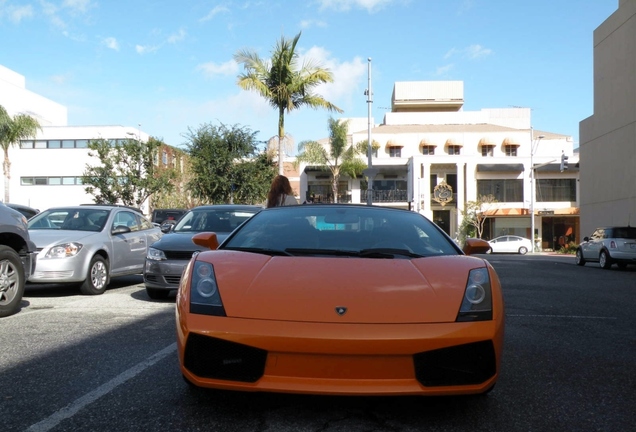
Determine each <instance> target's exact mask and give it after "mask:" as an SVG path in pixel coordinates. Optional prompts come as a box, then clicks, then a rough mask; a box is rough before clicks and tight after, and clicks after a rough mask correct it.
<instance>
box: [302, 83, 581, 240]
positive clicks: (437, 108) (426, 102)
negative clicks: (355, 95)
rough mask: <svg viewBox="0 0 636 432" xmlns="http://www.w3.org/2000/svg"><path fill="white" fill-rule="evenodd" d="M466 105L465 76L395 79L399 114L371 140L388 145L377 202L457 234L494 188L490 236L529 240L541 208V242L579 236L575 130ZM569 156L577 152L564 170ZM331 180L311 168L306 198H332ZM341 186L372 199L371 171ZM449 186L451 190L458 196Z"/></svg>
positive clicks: (378, 161)
mask: <svg viewBox="0 0 636 432" xmlns="http://www.w3.org/2000/svg"><path fill="white" fill-rule="evenodd" d="M463 104H464V97H463V82H462V81H417V82H396V83H395V86H394V90H393V96H392V110H391V112H389V113H387V114H386V115H385V117H384V121H383V122H382V124H380V125H377V126H375V127H373V128H372V130H371V135H372V136H371V139H372V141H376V142H378V143H379V144H380V145H381V147H380V149H379V150H378V151H377V152H375V154H374V156H373V158H372V164H373V167H374V168H377V169H378V171H379V174H378V175H377V176H376V177H375V179H374V181H373V203H374V204H377V205H388V206H392V207H402V208H409V209H411V210H414V211H418V212H421V213H423V214H424V215H426V216H427V217H429V218H430V219H432V220H433V221H435V222H436V223H437V224H438V225H440V226H441V227H442V228H444V230H445V231H446V232H447V233H448V234H449V235H451V236H455V235H456V233H457V230H458V229H459V227H460V225H461V217H462V216H461V215H462V210H464V208H465V205H466V203H467V202H469V201H477V200H478V197H479V196H481V195H488V194H493V195H494V196H495V198H496V200H497V202H496V203H495V204H492V205H491V206H490V207H489V208H487V209H486V208H484V210H486V211H488V213H489V214H490V215H491V217H490V218H489V219H488V220H487V224H488V226H487V227H486V231H485V237H487V238H493V237H496V236H499V235H503V234H516V235H522V236H525V237H528V238H529V237H530V231H531V226H532V221H531V219H530V213H531V209H532V207H533V206H534V218H535V219H534V226H535V233H536V234H537V235H538V237H539V238H540V239H541V241H540V243H539V245H540V247H541V248H543V249H559V248H560V246H561V245H563V244H564V243H566V242H570V241H578V240H579V209H578V206H579V204H578V196H579V187H578V181H577V180H578V168H577V166H576V165H577V162H578V154H577V153H575V152H574V143H573V140H572V137H570V136H565V135H561V134H557V133H552V132H545V131H537V130H533V129H532V127H531V117H530V114H531V113H530V109H527V108H504V109H482V110H480V111H463V109H462V107H463ZM365 121H366V120H365ZM362 125H363V121H362V119H353V121H352V122H351V124H350V131H351V137H350V138H351V142H352V143H358V142H359V141H365V142H367V139H368V128H366V129H364V130H362V129H361V127H362ZM532 148H534V152H533V151H532V150H531V149H532ZM562 155H563V156H566V157H567V158H568V161H567V162H568V163H567V166H568V169H567V170H564V171H563V172H561V169H560V165H561V157H562ZM364 157H366V156H364ZM532 165H534V166H535V167H536V188H535V189H536V194H535V201H534V202H533V201H532V199H531V196H532V194H531V189H532V183H531V176H530V172H531V166H532ZM329 178H330V176H329V175H328V172H325V171H321V170H318V169H316V167H304V174H303V175H301V179H300V189H301V196H302V197H305V196H309V195H312V194H313V195H314V196H316V197H317V200H323V199H326V200H330V199H331V198H330V196H329V195H330V186H329V184H330V180H329ZM340 183H341V184H340V186H339V189H340V193H339V201H341V202H342V201H345V202H352V203H366V202H367V195H366V194H367V183H366V180H365V179H364V178H357V179H349V178H347V177H341V182H340ZM444 193H450V194H451V195H450V197H449V198H450V200H449V201H447V198H445V197H444V196H443V195H444Z"/></svg>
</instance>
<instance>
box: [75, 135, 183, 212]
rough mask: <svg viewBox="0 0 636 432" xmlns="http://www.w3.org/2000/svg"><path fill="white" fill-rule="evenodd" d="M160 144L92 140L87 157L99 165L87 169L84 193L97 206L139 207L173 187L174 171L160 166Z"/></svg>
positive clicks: (150, 140)
mask: <svg viewBox="0 0 636 432" xmlns="http://www.w3.org/2000/svg"><path fill="white" fill-rule="evenodd" d="M165 145H166V144H164V143H163V142H162V141H160V140H157V139H155V138H152V137H151V138H150V139H149V140H148V142H141V141H138V140H134V139H127V140H124V141H108V140H104V139H99V140H91V141H90V142H89V144H88V148H89V153H88V154H89V156H91V157H97V158H98V159H99V160H100V162H101V165H94V166H92V165H89V164H87V165H86V169H85V170H84V173H83V176H82V182H83V184H84V185H86V187H85V188H84V190H85V191H86V193H88V194H91V195H93V197H94V198H95V202H96V203H98V204H124V205H129V206H134V207H141V205H142V204H143V203H144V202H145V201H146V200H147V199H148V198H149V197H150V196H151V195H152V194H155V193H159V192H166V191H170V190H172V189H173V187H174V184H173V182H174V180H175V178H176V171H175V169H174V168H173V167H171V166H163V165H162V163H161V162H162V161H161V159H160V158H159V151H160V149H161V148H162V147H163V146H165Z"/></svg>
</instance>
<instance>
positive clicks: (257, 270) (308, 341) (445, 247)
mask: <svg viewBox="0 0 636 432" xmlns="http://www.w3.org/2000/svg"><path fill="white" fill-rule="evenodd" d="M193 241H194V243H195V244H197V245H200V246H205V247H208V248H210V249H212V250H210V251H204V252H200V253H198V254H196V253H195V255H194V256H193V257H192V259H191V260H190V262H189V264H188V265H187V266H186V268H185V269H184V274H183V277H182V279H181V283H180V286H179V292H178V295H177V307H176V324H177V344H178V352H179V363H180V367H181V372H182V374H183V377H184V378H185V380H186V381H187V382H188V383H189V384H192V385H194V386H198V387H208V388H216V389H228V390H243V391H271V392H286V393H310V394H333V395H457V394H478V393H486V392H488V391H489V390H491V389H492V388H493V386H494V385H495V383H496V381H497V378H498V376H499V366H500V363H501V355H502V344H503V338H504V304H503V298H502V292H501V285H500V283H499V278H498V277H497V274H496V273H495V270H494V269H493V268H492V267H491V265H490V264H489V263H488V262H487V261H485V260H484V259H481V258H479V257H472V256H467V255H470V254H473V253H485V252H486V251H487V250H488V249H489V245H488V243H487V242H485V241H482V240H477V239H470V240H468V241H467V242H466V246H465V247H464V250H463V251H462V250H461V249H460V248H459V247H458V246H457V245H456V244H455V242H453V240H452V239H451V238H450V237H449V236H447V235H446V234H445V233H444V232H443V231H442V230H441V229H440V228H439V227H438V226H437V225H435V224H434V223H432V222H431V221H430V220H428V219H426V218H425V217H424V216H422V215H420V214H418V213H415V212H412V211H407V210H399V209H392V208H384V207H377V206H367V205H352V204H347V205H339V204H333V205H332V204H310V205H297V206H289V207H276V208H271V209H264V210H261V211H260V212H259V213H257V214H256V215H254V216H253V217H252V218H250V219H249V220H247V221H246V222H245V223H243V224H242V225H241V226H239V227H238V228H237V229H236V230H235V231H234V232H233V233H232V234H231V235H230V236H229V237H227V238H226V239H225V240H224V241H223V242H222V243H221V244H220V245H219V244H218V240H217V238H216V234H214V233H199V234H197V235H195V236H194V238H193Z"/></svg>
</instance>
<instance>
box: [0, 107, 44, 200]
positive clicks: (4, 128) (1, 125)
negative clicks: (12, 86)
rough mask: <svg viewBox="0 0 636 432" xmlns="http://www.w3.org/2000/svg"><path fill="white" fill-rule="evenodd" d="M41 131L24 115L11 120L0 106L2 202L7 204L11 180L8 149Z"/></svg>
mask: <svg viewBox="0 0 636 432" xmlns="http://www.w3.org/2000/svg"><path fill="white" fill-rule="evenodd" d="M39 129H41V127H40V123H39V122H38V121H37V120H36V119H34V118H33V117H31V116H29V115H26V114H16V115H15V116H14V117H13V118H11V116H10V115H9V113H8V112H7V110H6V109H4V107H3V106H2V105H0V147H2V150H4V162H3V163H2V173H3V174H4V202H5V203H7V202H9V181H10V180H11V161H9V148H11V147H12V146H14V145H17V144H19V142H20V140H21V139H26V138H31V137H35V135H36V133H37V131H38V130H39Z"/></svg>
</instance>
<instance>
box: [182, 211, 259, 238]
mask: <svg viewBox="0 0 636 432" xmlns="http://www.w3.org/2000/svg"><path fill="white" fill-rule="evenodd" d="M255 212H256V210H254V211H253V212H250V211H246V210H230V209H224V210H219V209H193V210H190V211H189V212H187V213H186V214H185V215H183V217H182V218H181V219H179V222H178V223H177V224H176V225H175V227H174V229H173V230H172V231H173V232H203V231H212V232H215V233H230V232H232V231H234V229H235V228H236V227H238V226H239V225H241V224H242V223H243V222H245V221H246V220H248V219H249V218H250V217H252V216H253V215H254V213H255Z"/></svg>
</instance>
